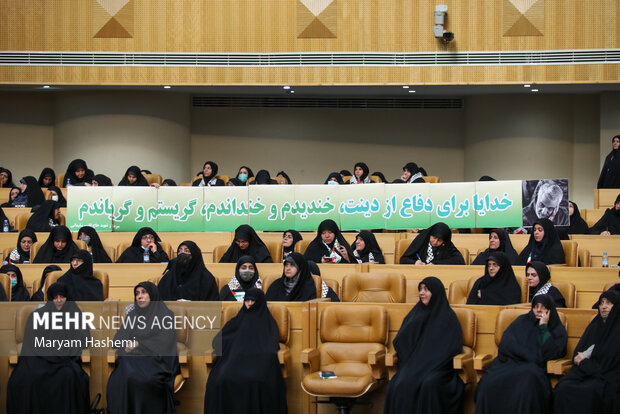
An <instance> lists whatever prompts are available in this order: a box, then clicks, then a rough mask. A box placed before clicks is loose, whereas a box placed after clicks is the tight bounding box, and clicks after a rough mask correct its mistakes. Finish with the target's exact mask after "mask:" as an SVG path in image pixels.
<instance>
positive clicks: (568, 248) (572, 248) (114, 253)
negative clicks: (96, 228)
mask: <svg viewBox="0 0 620 414" xmlns="http://www.w3.org/2000/svg"><path fill="white" fill-rule="evenodd" d="M102 234H103V233H102ZM380 234H384V233H380ZM385 234H386V235H387V237H386V239H394V236H393V234H399V233H385ZM347 236H348V237H347ZM74 237H75V238H77V235H76V234H75V233H74ZM132 237H133V235H132ZM263 237H264V236H263ZM345 237H347V238H351V239H353V240H354V237H355V234H347V235H346V236H345ZM37 238H38V236H37ZM277 238H280V235H279V234H278V236H277ZM102 239H104V237H102ZM45 240H46V238H44V239H41V240H40V241H37V242H36V243H34V244H33V246H32V248H31V255H32V257H35V256H36V254H37V252H38V249H39V246H40V245H42V244H43V243H44V242H45ZM353 240H351V242H353ZM76 241H77V240H76ZM311 241H312V240H309V239H305V240H301V241H299V242H298V243H297V245H296V246H295V251H297V252H299V253H304V252H305V251H306V249H307V247H308V244H310V242H311ZM411 241H412V239H401V240H398V241H397V242H396V244H395V247H394V249H393V250H392V249H391V248H390V247H391V246H388V245H387V243H385V242H384V243H382V245H383V247H386V248H385V250H384V254H385V255H386V261H389V262H394V261H395V262H399V261H400V257H401V256H402V254H403V253H404V252H405V250H407V248H408V247H409V245H410V244H411ZM264 242H265V245H266V246H267V248H268V249H269V253H270V255H271V258H272V259H273V261H274V262H276V263H277V262H281V261H282V246H281V241H276V240H265V241H264ZM102 244H103V246H104V249H105V250H106V252H107V253H108V256H110V259H112V261H116V260H117V259H118V257H119V256H120V255H121V254H122V253H123V252H124V251H125V249H127V247H129V246H130V244H131V243H130V242H128V241H125V242H120V243H118V244H117V245H116V246H111V245H110V244H109V242H105V241H102ZM160 244H161V246H162V249H163V250H164V251H165V252H166V253H167V254H168V257H170V258H174V257H176V249H175V248H173V246H172V245H171V244H170V243H168V242H166V241H163V240H162V242H161V243H160ZM562 246H563V247H564V254H565V257H566V264H567V266H577V265H578V263H581V264H582V266H589V265H590V263H591V259H590V254H589V251H588V250H587V249H578V247H577V246H578V244H577V242H575V241H570V240H563V241H562ZM84 247H85V245H80V248H84ZM229 247H230V244H224V245H219V246H215V247H214V248H213V254H212V256H211V257H209V255H208V254H207V257H205V262H207V263H218V262H219V261H220V259H221V258H222V256H223V255H224V253H225V252H226V250H228V248H229ZM14 248H15V247H14V246H8V247H5V248H4V249H2V251H3V257H7V256H8V254H9V253H10V252H11V251H12V250H13V249H14ZM457 248H458V249H459V251H460V252H461V254H462V255H463V258H464V259H465V264H470V261H471V255H470V252H469V249H467V248H466V247H458V246H457ZM485 249H486V248H482V247H481V248H479V249H478V251H477V252H476V255H477V254H480V253H481V252H482V251H484V250H485ZM392 252H393V253H392ZM578 252H579V256H578ZM203 253H204V251H203ZM474 258H475V256H474ZM389 259H391V260H389ZM390 264H391V263H390Z"/></svg>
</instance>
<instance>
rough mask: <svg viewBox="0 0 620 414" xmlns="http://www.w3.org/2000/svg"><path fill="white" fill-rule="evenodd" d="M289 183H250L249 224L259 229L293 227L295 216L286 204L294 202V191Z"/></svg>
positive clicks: (285, 228) (287, 228)
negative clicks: (274, 184)
mask: <svg viewBox="0 0 620 414" xmlns="http://www.w3.org/2000/svg"><path fill="white" fill-rule="evenodd" d="M290 187H291V186H289V185H276V186H271V185H251V186H250V187H248V191H249V200H250V203H251V205H252V206H253V207H254V209H253V211H250V226H252V227H254V228H255V229H261V230H282V231H284V230H289V229H294V228H295V216H294V215H292V214H290V210H289V207H288V206H291V205H294V203H295V198H294V196H295V192H294V191H292V190H291V188H290ZM261 206H262V207H264V208H261Z"/></svg>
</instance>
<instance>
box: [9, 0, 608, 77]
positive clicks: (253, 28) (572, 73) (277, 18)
mask: <svg viewBox="0 0 620 414" xmlns="http://www.w3.org/2000/svg"><path fill="white" fill-rule="evenodd" d="M435 3H436V1H434V0H419V1H415V2H412V1H410V0H338V1H337V3H336V4H337V8H338V22H337V28H338V30H337V38H335V39H299V38H297V24H296V13H297V12H296V0H268V1H265V0H205V1H197V0H132V4H133V8H134V22H133V30H132V35H133V37H132V38H120V39H115V38H94V37H93V36H94V35H95V29H96V28H95V27H94V25H93V10H94V9H95V8H94V6H93V1H92V0H91V1H86V0H38V1H27V2H24V1H23V0H0V50H20V51H23V50H30V51H121V52H269V53H276V52H348V51H373V52H409V51H424V52H436V51H508V50H555V49H582V48H618V47H620V31H619V30H618V21H620V6H619V3H618V1H616V0H588V1H583V0H545V21H544V27H545V29H544V33H545V35H544V36H504V35H503V20H502V16H503V1H501V0H481V1H477V2H465V1H456V0H446V1H445V3H447V4H448V5H449V12H448V18H447V22H446V26H445V27H446V28H447V29H448V30H450V31H453V32H454V33H455V34H456V40H455V41H453V42H450V43H449V44H447V45H445V44H443V43H442V42H441V41H439V40H437V39H435V38H434V37H433V36H432V26H433V9H434V5H435ZM619 68H620V65H576V66H567V65H563V66H536V67H523V66H510V67H437V68H419V67H418V68H355V67H353V68H344V67H343V68H145V67H141V68H114V67H102V68H88V67H62V68H55V67H36V68H30V67H29V68H23V67H2V68H0V83H5V84H6V83H18V84H19V83H23V84H33V83H34V84H40V83H43V82H45V83H56V84H75V83H79V84H102V85H113V84H135V85H161V84H172V85H195V84H202V85H235V84H237V85H244V84H253V85H259V84H260V85H270V84H275V85H281V84H283V83H294V84H304V85H338V84H385V83H388V84H405V83H417V84H463V83H473V84H488V83H521V82H538V83H549V82H583V83H590V82H617V81H618V80H619V79H620V74H619V71H620V69H619Z"/></svg>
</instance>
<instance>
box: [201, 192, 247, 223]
mask: <svg viewBox="0 0 620 414" xmlns="http://www.w3.org/2000/svg"><path fill="white" fill-rule="evenodd" d="M202 188H203V190H204V204H203V205H202V207H201V209H200V215H201V216H202V223H203V231H234V230H235V229H236V228H237V227H239V226H240V225H242V224H248V215H249V212H250V211H249V209H248V187H202Z"/></svg>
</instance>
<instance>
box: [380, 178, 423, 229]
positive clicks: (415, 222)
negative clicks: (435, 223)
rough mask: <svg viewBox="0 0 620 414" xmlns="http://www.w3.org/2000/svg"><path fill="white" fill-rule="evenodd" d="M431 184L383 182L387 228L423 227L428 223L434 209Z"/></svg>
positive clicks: (384, 213) (384, 214)
mask: <svg viewBox="0 0 620 414" xmlns="http://www.w3.org/2000/svg"><path fill="white" fill-rule="evenodd" d="M430 189H431V184H428V183H423V184H407V185H404V184H385V211H384V212H383V217H384V218H385V220H386V224H385V228H387V229H393V230H398V229H423V228H426V227H428V226H429V225H430V222H431V213H432V212H433V210H434V208H433V207H434V204H433V201H432V200H431V198H430Z"/></svg>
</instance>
